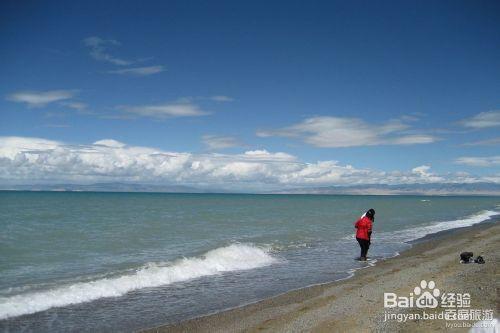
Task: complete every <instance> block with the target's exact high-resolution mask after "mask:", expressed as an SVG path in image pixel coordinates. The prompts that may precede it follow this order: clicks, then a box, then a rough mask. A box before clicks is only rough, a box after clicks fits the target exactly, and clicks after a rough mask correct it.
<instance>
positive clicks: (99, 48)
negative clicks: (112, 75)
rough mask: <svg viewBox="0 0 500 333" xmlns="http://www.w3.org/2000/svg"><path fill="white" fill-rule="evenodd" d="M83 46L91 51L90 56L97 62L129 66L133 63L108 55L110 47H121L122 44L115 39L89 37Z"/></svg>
mask: <svg viewBox="0 0 500 333" xmlns="http://www.w3.org/2000/svg"><path fill="white" fill-rule="evenodd" d="M83 44H84V45H85V46H87V47H88V48H89V49H90V56H91V57H92V58H94V59H95V60H99V61H105V62H109V63H111V64H113V65H118V66H127V65H131V64H132V63H133V61H130V60H125V59H121V58H118V57H115V56H112V55H111V54H110V53H108V49H109V48H110V47H114V46H119V45H120V42H118V41H117V40H114V39H102V38H100V37H96V36H93V37H88V38H85V39H84V40H83Z"/></svg>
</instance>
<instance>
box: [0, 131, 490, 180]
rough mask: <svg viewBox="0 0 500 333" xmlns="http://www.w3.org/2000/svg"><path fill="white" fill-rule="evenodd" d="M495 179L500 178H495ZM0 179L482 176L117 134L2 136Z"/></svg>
mask: <svg viewBox="0 0 500 333" xmlns="http://www.w3.org/2000/svg"><path fill="white" fill-rule="evenodd" d="M493 178H494V177H493ZM493 178H490V179H493ZM494 179H498V180H499V181H500V178H498V177H496V178H494ZM0 180H4V181H5V180H9V181H17V182H25V183H33V182H39V181H53V182H68V181H69V182H96V181H136V182H154V183H169V184H186V185H201V186H212V187H226V188H233V189H234V188H240V189H245V188H261V189H266V188H273V187H274V188H277V187H281V188H283V187H296V186H308V185H311V186H328V185H355V184H411V183H432V182H442V181H448V182H458V181H461V182H465V181H467V182H475V181H479V180H480V179H479V178H474V177H472V176H470V175H468V174H455V175H436V174H434V173H432V172H431V171H430V167H429V166H426V165H424V166H420V167H416V168H414V169H413V170H410V171H393V172H384V171H377V170H371V169H357V168H355V167H353V166H351V165H341V164H340V163H339V162H337V161H318V162H316V163H305V162H302V161H300V160H299V159H297V158H296V157H295V156H293V155H290V154H287V153H283V152H278V153H272V152H268V151H266V150H254V151H247V152H245V153H243V154H216V153H210V154H191V153H183V152H169V151H164V150H161V149H156V148H151V147H140V146H130V145H127V144H125V143H122V142H119V141H116V140H113V139H104V140H99V141H96V142H94V143H93V144H89V145H72V144H67V143H64V142H60V141H53V140H45V139H39V138H25V137H0Z"/></svg>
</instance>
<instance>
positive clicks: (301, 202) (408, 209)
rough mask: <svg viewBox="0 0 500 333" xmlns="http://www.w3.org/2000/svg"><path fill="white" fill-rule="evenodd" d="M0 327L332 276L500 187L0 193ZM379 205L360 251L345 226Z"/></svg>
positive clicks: (207, 303)
mask: <svg viewBox="0 0 500 333" xmlns="http://www.w3.org/2000/svg"><path fill="white" fill-rule="evenodd" d="M0 208H1V209H0V227H1V230H2V232H1V234H0V252H1V254H2V255H1V256H0V330H3V331H20V330H24V331H37V332H38V331H47V332H56V331H92V332H95V331H109V330H120V331H133V330H137V329H140V328H145V327H151V326H156V325H159V324H163V323H170V322H176V321H179V320H183V319H187V318H190V317H193V316H198V315H201V314H206V313H210V312H214V311H219V310H222V309H225V308H230V307H234V306H237V305H241V304H244V303H248V302H252V301H256V300H258V299H262V298H265V297H269V296H271V295H275V294H278V293H281V292H285V291H287V290H291V289H296V288H300V287H304V286H307V285H311V284H315V283H322V282H327V281H332V280H335V279H339V278H344V277H347V276H349V275H350V274H352V272H353V270H355V269H358V268H361V267H364V266H366V265H372V264H374V263H375V262H376V260H377V259H380V258H383V257H389V256H393V255H395V254H397V253H398V252H400V251H402V250H404V249H406V248H408V247H409V246H410V245H409V244H408V242H410V241H412V240H414V239H417V238H420V237H423V236H425V235H426V234H430V233H435V232H439V231H442V230H447V229H451V228H456V227H461V226H468V225H472V224H475V223H479V222H482V221H484V220H487V219H488V218H490V217H491V216H493V215H496V214H498V211H500V198H499V197H420V196H315V195H237V194H234V195H233V194H221V195H219V194H158V193H78V192H71V193H68V192H0ZM368 208H375V210H376V211H377V214H376V219H375V224H374V234H373V244H372V247H371V248H370V252H369V256H371V258H372V259H371V261H369V262H367V263H360V262H357V261H355V260H354V258H355V257H356V256H357V255H359V254H358V246H357V244H356V242H355V240H354V239H353V232H354V231H353V222H354V221H355V220H356V219H357V218H358V217H359V216H360V215H361V214H362V213H363V212H364V211H366V210H367V209H368Z"/></svg>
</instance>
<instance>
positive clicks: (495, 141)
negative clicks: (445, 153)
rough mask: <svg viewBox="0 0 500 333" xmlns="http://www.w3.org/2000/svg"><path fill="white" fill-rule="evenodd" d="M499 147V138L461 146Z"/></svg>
mask: <svg viewBox="0 0 500 333" xmlns="http://www.w3.org/2000/svg"><path fill="white" fill-rule="evenodd" d="M495 145H500V137H498V138H493V139H486V140H480V141H474V142H468V143H464V144H463V146H495Z"/></svg>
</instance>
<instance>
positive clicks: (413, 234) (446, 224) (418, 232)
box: [373, 210, 500, 242]
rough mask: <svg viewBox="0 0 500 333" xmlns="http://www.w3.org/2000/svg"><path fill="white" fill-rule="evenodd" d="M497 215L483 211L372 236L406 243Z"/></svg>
mask: <svg viewBox="0 0 500 333" xmlns="http://www.w3.org/2000/svg"><path fill="white" fill-rule="evenodd" d="M498 214H500V213H499V212H496V211H492V210H485V211H481V212H478V213H476V214H474V215H471V216H469V217H466V218H463V219H459V220H452V221H442V222H435V223H432V224H429V225H425V226H419V227H414V228H408V229H403V230H397V231H390V232H383V233H379V234H374V237H373V240H375V241H376V240H390V241H400V242H408V241H412V240H415V239H418V238H422V237H424V236H427V235H430V234H434V233H437V232H440V231H444V230H449V229H455V228H463V227H469V226H471V225H474V224H477V223H480V222H483V221H486V220H488V219H489V218H491V217H492V216H495V215H498Z"/></svg>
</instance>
